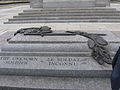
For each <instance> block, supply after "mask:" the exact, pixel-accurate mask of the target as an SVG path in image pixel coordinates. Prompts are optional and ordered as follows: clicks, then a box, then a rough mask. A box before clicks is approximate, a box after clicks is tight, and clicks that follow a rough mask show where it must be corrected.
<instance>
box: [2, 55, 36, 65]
mask: <svg viewBox="0 0 120 90" xmlns="http://www.w3.org/2000/svg"><path fill="white" fill-rule="evenodd" d="M0 60H2V61H3V62H4V64H13V65H27V64H28V62H29V61H37V60H38V58H35V57H0Z"/></svg>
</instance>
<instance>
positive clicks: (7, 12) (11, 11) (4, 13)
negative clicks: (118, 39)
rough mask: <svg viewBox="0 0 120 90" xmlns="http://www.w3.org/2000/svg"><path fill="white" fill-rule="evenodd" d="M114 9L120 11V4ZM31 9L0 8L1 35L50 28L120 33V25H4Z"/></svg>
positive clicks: (19, 7)
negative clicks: (29, 29)
mask: <svg viewBox="0 0 120 90" xmlns="http://www.w3.org/2000/svg"><path fill="white" fill-rule="evenodd" d="M111 7H112V8H117V10H120V3H118V4H117V3H112V4H111ZM28 9H30V7H29V5H27V4H26V5H14V6H11V5H7V6H0V33H2V32H5V31H16V30H18V29H20V28H25V27H40V26H43V25H45V26H49V27H52V30H108V31H120V23H96V22H95V23H31V24H4V22H6V21H8V19H10V18H12V17H13V16H16V15H18V13H20V12H22V11H23V10H28Z"/></svg>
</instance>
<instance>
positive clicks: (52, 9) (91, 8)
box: [23, 7, 116, 12]
mask: <svg viewBox="0 0 120 90" xmlns="http://www.w3.org/2000/svg"><path fill="white" fill-rule="evenodd" d="M56 10H62V11H64V10H116V8H106V7H105V8H104V7H89V8H44V9H41V8H39V9H30V10H23V12H31V11H56Z"/></svg>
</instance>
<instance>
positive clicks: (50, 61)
mask: <svg viewBox="0 0 120 90" xmlns="http://www.w3.org/2000/svg"><path fill="white" fill-rule="evenodd" d="M0 62H3V64H7V66H9V65H10V66H11V65H14V66H15V65H17V66H18V65H20V66H22V65H24V66H25V65H26V66H27V67H30V66H35V67H38V68H39V67H42V66H43V67H45V66H47V67H48V68H49V67H53V66H56V67H59V66H63V67H77V66H79V65H80V64H82V63H86V60H83V59H81V58H77V57H39V56H36V57H35V56H34V57H32V56H1V57H0ZM3 66H4V65H3Z"/></svg>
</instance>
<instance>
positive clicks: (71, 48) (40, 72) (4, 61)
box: [0, 31, 120, 78]
mask: <svg viewBox="0 0 120 90" xmlns="http://www.w3.org/2000/svg"><path fill="white" fill-rule="evenodd" d="M56 32H59V33H65V32H62V31H54V32H53V33H56ZM88 32H90V33H99V34H107V36H104V39H105V40H107V41H108V42H109V45H108V47H107V48H108V50H109V51H110V52H111V57H113V56H114V54H115V52H116V51H117V49H118V47H119V44H120V38H119V37H117V36H115V35H114V34H113V33H111V32H108V31H107V32H106V31H88ZM87 41H88V39H87V38H85V37H83V36H79V35H74V36H44V37H42V36H40V35H23V34H20V33H18V34H16V35H15V36H14V37H12V38H11V39H9V40H8V42H6V43H5V44H4V45H3V46H2V47H1V52H0V74H4V75H35V76H55V77H56V76H64V77H66V76H70V77H89V78H90V77H110V74H111V65H108V64H104V65H100V64H98V63H97V61H96V60H94V59H93V58H92V57H91V50H90V49H89V48H88V45H87Z"/></svg>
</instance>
